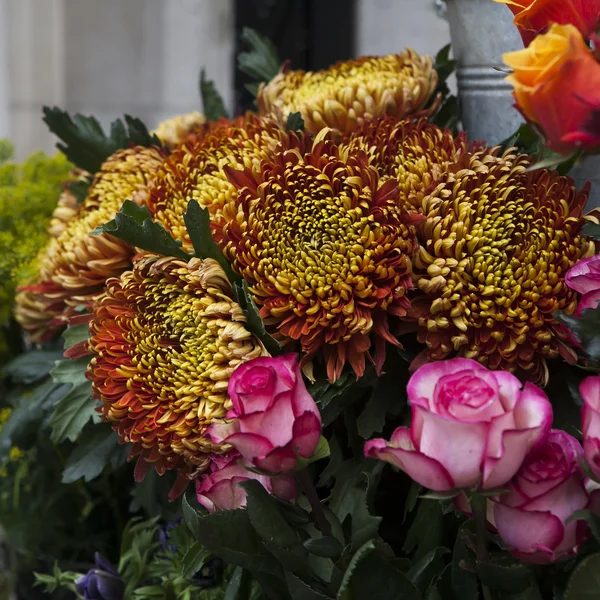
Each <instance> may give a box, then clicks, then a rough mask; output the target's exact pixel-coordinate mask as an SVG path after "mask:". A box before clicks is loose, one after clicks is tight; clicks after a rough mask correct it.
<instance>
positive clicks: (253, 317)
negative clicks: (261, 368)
mask: <svg viewBox="0 0 600 600" xmlns="http://www.w3.org/2000/svg"><path fill="white" fill-rule="evenodd" d="M233 289H234V292H235V295H236V298H237V301H238V304H239V305H240V306H241V307H242V310H243V311H244V313H245V315H246V319H247V321H246V329H247V330H248V331H250V332H251V333H253V334H254V335H255V336H256V337H257V338H258V339H259V340H260V341H261V342H262V343H263V345H264V347H265V348H266V349H267V352H268V353H269V354H270V355H271V356H277V355H279V354H281V346H280V345H279V343H278V342H277V340H276V339H275V338H273V337H271V336H270V335H269V334H268V333H267V330H266V328H265V324H264V323H263V320H262V318H261V316H260V312H259V310H258V307H257V306H256V302H254V298H253V297H252V294H251V293H250V288H249V287H248V283H247V282H246V281H243V282H242V285H241V286H240V285H238V284H237V283H234V284H233Z"/></svg>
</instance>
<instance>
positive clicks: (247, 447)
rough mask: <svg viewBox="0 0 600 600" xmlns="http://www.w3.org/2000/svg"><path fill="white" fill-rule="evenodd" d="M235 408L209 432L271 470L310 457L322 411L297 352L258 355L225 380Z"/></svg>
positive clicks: (288, 468) (292, 465)
mask: <svg viewBox="0 0 600 600" xmlns="http://www.w3.org/2000/svg"><path fill="white" fill-rule="evenodd" d="M229 396H230V397H231V401H232V402H233V410H230V411H229V412H228V413H227V419H231V421H229V422H226V423H216V422H215V423H213V424H211V426H210V427H209V428H208V430H207V433H208V435H209V436H210V438H211V440H212V441H213V442H214V443H223V442H224V443H226V444H231V445H232V446H233V447H234V448H235V449H236V450H237V451H238V452H239V453H240V454H241V455H242V456H243V457H244V459H246V460H247V461H248V462H250V463H251V464H253V465H254V466H256V467H259V468H260V469H264V470H266V471H270V472H271V473H282V472H284V471H291V470H292V469H294V468H295V467H296V465H297V464H298V457H302V458H310V457H311V456H312V455H313V453H314V451H315V449H316V447H317V445H318V443H319V438H320V437H321V415H320V414H319V409H318V408H317V405H316V404H315V401H314V400H313V399H312V397H311V395H310V394H309V393H308V390H307V389H306V386H305V385H304V381H303V380H302V374H301V372H300V367H299V366H298V357H297V355H296V354H286V355H285V356H278V357H277V358H269V357H263V358H256V359H254V360H251V361H248V362H247V363H244V364H243V365H241V366H239V367H238V368H237V369H236V370H235V371H234V373H233V375H232V376H231V379H230V380H229Z"/></svg>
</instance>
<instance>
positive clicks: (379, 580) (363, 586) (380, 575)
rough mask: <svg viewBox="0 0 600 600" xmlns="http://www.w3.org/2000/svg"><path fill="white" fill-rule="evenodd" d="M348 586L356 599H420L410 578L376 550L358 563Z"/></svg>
mask: <svg viewBox="0 0 600 600" xmlns="http://www.w3.org/2000/svg"><path fill="white" fill-rule="evenodd" d="M350 586H351V588H352V591H353V592H354V598H355V599H356V600H372V599H373V598H377V600H398V599H399V598H401V599H402V600H421V594H419V590H418V589H417V588H416V587H415V585H414V584H413V583H412V582H411V581H410V579H408V577H407V576H406V575H404V573H402V572H400V571H399V570H398V569H396V567H394V566H393V565H392V564H391V563H390V562H388V561H387V560H386V559H385V558H384V557H383V556H381V555H379V554H378V553H376V552H371V553H369V554H368V555H366V556H365V557H364V558H363V559H362V560H361V561H360V562H359V563H358V565H357V567H356V570H355V571H354V573H353V575H352V578H351V580H350Z"/></svg>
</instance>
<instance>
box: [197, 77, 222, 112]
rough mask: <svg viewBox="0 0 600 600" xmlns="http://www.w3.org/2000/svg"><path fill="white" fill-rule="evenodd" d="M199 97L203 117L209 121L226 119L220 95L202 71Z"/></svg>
mask: <svg viewBox="0 0 600 600" xmlns="http://www.w3.org/2000/svg"><path fill="white" fill-rule="evenodd" d="M200 97H201V98H202V107H203V111H204V116H205V117H206V118H207V120H209V121H218V120H219V119H220V118H221V117H225V118H227V109H226V108H225V103H224V102H223V98H222V97H221V94H219V92H218V91H217V88H216V87H215V84H214V83H213V82H212V81H211V80H210V79H207V78H206V72H205V70H204V69H202V70H201V71H200Z"/></svg>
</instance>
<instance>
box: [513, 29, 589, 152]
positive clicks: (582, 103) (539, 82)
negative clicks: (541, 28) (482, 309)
mask: <svg viewBox="0 0 600 600" xmlns="http://www.w3.org/2000/svg"><path fill="white" fill-rule="evenodd" d="M504 62H505V63H506V64H507V65H508V66H509V67H510V68H511V69H513V73H512V74H511V75H509V76H508V77H507V78H506V79H507V81H509V82H510V83H512V85H513V87H514V97H515V99H516V101H517V105H518V108H519V109H520V110H521V112H522V113H523V115H524V116H525V117H526V118H527V119H528V120H529V121H532V122H533V123H536V124H537V125H538V126H539V127H540V128H541V129H542V131H543V133H544V135H545V137H546V143H547V144H548V146H549V147H550V148H552V149H553V150H555V151H556V152H560V153H561V154H569V153H570V152H573V151H574V150H578V149H580V148H586V147H587V145H588V144H591V145H592V147H593V146H595V145H596V141H595V140H596V137H595V136H593V135H589V132H588V133H587V134H586V135H584V134H583V133H585V130H586V128H587V127H588V122H589V119H590V117H591V116H592V115H593V113H594V110H595V107H597V104H598V89H600V64H598V63H597V62H596V59H595V58H594V56H593V54H592V52H591V50H590V49H589V48H588V47H587V45H586V43H585V41H584V39H583V38H582V37H581V34H580V33H579V31H577V29H576V28H575V27H574V26H573V25H552V26H551V27H550V30H549V31H548V33H546V34H543V35H539V36H538V37H536V38H535V40H533V42H532V43H531V45H530V46H529V47H528V48H526V49H525V50H520V51H518V52H511V53H509V54H505V55H504ZM582 132H583V133H582Z"/></svg>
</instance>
